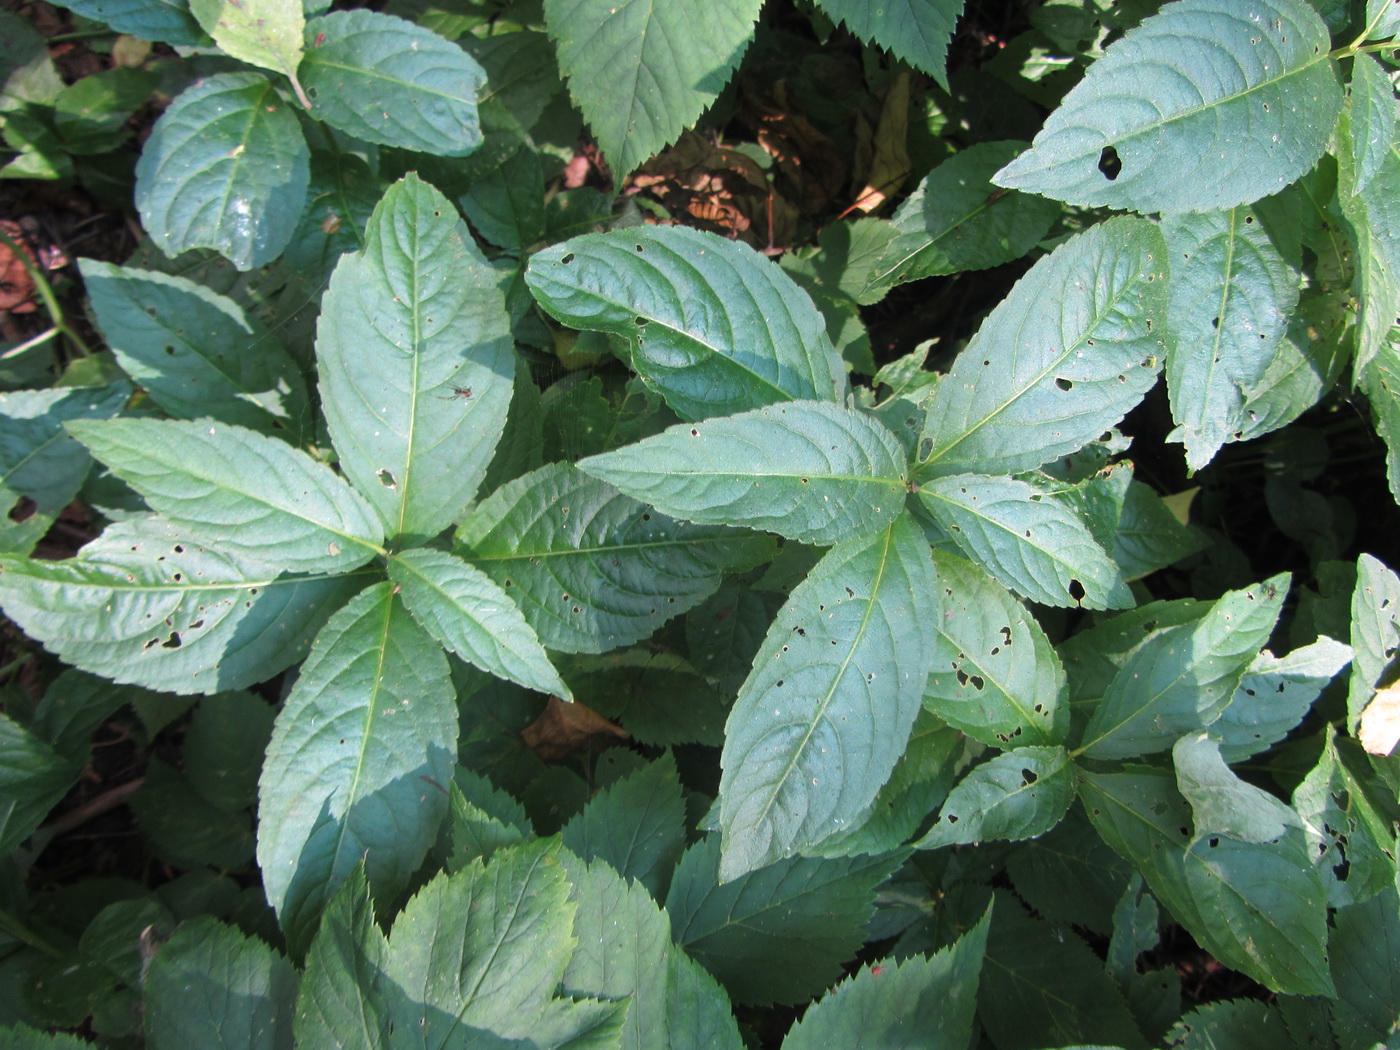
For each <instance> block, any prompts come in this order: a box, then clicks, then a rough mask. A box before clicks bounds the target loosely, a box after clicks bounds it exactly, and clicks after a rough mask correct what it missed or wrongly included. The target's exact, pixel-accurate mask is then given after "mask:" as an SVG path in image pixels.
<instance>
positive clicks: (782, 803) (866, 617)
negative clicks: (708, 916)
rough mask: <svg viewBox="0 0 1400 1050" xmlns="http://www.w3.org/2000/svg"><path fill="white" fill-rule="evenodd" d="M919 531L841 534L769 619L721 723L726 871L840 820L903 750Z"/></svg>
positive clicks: (919, 599)
mask: <svg viewBox="0 0 1400 1050" xmlns="http://www.w3.org/2000/svg"><path fill="white" fill-rule="evenodd" d="M934 586H935V578H934V575H933V561H932V559H931V558H930V557H929V549H928V541H927V540H925V539H924V537H923V532H922V530H920V528H919V527H918V525H917V524H916V523H915V522H914V521H913V519H911V518H910V517H908V516H907V515H901V516H900V517H899V518H897V519H896V520H895V521H894V523H893V524H891V525H890V526H889V528H887V529H886V530H884V531H883V532H881V533H878V534H877V535H875V536H873V537H862V538H859V539H853V540H848V541H846V542H845V543H842V544H839V545H837V546H836V547H834V548H832V550H831V551H830V552H829V553H828V554H827V555H826V556H825V557H824V558H823V559H822V560H821V561H820V562H818V563H817V566H816V568H815V569H813V570H812V572H811V574H810V575H809V576H808V577H807V579H806V580H805V581H804V582H803V583H801V584H800V585H799V586H798V587H797V589H796V590H794V591H793V592H792V595H791V597H789V598H788V601H787V603H786V604H785V605H784V606H783V608H782V610H781V611H780V612H779V613H778V615H777V616H776V617H775V618H774V620H773V624H772V626H771V627H770V628H769V631H768V636H767V637H766V638H765V639H764V641H763V647H762V648H761V649H760V650H759V652H758V655H757V656H756V657H755V658H754V669H753V671H752V673H751V674H750V675H749V677H748V680H747V681H745V683H744V685H743V688H742V689H740V690H739V697H738V699H737V700H736V701H735V704H734V709H733V711H731V712H730V715H729V723H728V726H727V728H726V731H725V741H724V755H723V758H722V760H721V761H722V763H723V765H724V777H723V779H722V780H721V781H720V794H719V797H720V826H721V828H722V829H723V831H724V851H723V854H722V857H721V861H720V877H721V878H723V879H725V880H726V881H727V880H730V879H734V878H737V877H738V876H740V875H743V874H744V873H746V872H750V871H753V870H755V869H756V868H760V867H762V866H763V865H765V864H770V863H772V862H774V861H777V860H780V859H781V858H783V857H790V856H792V855H793V854H795V853H800V852H802V851H803V850H804V849H806V848H808V847H810V846H813V845H815V844H817V843H819V842H821V841H822V840H823V839H826V838H829V837H830V836H831V835H833V834H835V833H837V832H840V831H844V830H846V829H847V828H848V827H849V826H851V824H852V823H853V822H855V821H856V820H857V819H858V818H860V817H862V815H863V814H864V813H865V812H866V808H867V807H868V806H869V805H870V803H871V802H872V801H873V800H874V798H875V794H876V792H878V791H879V790H880V787H881V786H882V785H883V784H884V783H885V781H886V780H887V779H889V775H890V771H891V770H892V769H893V768H894V764H895V762H896V761H897V760H898V759H899V756H900V755H901V754H903V752H904V746H905V744H906V743H907V741H908V739H909V730H910V729H911V727H912V726H913V724H914V718H915V716H916V715H917V714H918V712H919V705H920V700H921V698H922V696H923V690H924V682H925V680H926V679H927V677H928V671H929V665H930V661H931V659H932V649H931V646H930V645H929V641H930V639H929V633H928V630H927V624H928V622H929V619H930V617H931V613H932V609H931V608H930V605H931V601H932V595H933V589H934Z"/></svg>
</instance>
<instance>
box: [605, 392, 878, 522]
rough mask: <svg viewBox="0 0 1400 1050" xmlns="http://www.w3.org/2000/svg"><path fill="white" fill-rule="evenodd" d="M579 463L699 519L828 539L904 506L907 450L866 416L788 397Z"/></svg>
mask: <svg viewBox="0 0 1400 1050" xmlns="http://www.w3.org/2000/svg"><path fill="white" fill-rule="evenodd" d="M579 469H580V470H582V471H584V472H585V473H588V474H592V475H593V476H595V477H598V478H602V479H603V480H604V481H606V482H608V483H610V484H612V485H616V486H617V487H618V488H620V489H621V490H622V491H623V492H625V493H627V494H628V495H629V496H632V497H634V498H635V499H640V500H645V501H646V502H647V503H650V504H651V505H653V506H654V507H656V509H657V510H660V511H662V512H664V513H666V514H670V515H671V516H673V517H676V518H683V519H684V520H686V521H693V522H696V523H698V524H702V525H704V524H712V525H718V524H728V525H747V526H748V527H749V528H753V529H767V530H769V531H772V532H776V533H778V534H780V535H782V536H786V537H788V538H789V539H795V540H800V541H802V542H803V543H815V544H829V543H835V542H837V541H839V540H842V539H845V538H847V537H850V536H856V535H868V534H870V533H872V532H874V531H875V530H877V529H880V528H883V527H884V526H885V525H887V524H888V523H889V522H890V521H892V520H893V519H894V516H895V515H896V514H898V513H899V512H900V510H901V509H902V508H903V506H904V494H905V488H904V477H905V468H904V452H903V450H902V449H901V448H900V445H899V441H898V439H897V438H895V436H894V435H893V434H891V433H890V432H889V431H888V430H887V429H885V428H884V427H883V426H882V425H881V424H879V423H877V422H875V421H874V420H872V419H871V418H870V417H869V416H867V415H864V414H863V413H860V412H856V411H853V410H852V409H849V408H845V407H843V406H841V405H833V404H831V403H829V402H825V401H788V402H784V403H783V404H778V405H771V406H768V407H766V408H757V409H754V410H752V411H750V412H741V413H739V414H738V415H736V416H728V417H726V418H723V419H709V420H705V421H703V422H697V423H693V424H689V423H682V424H680V425H679V426H674V427H668V428H667V429H666V430H664V431H662V432H661V433H660V434H657V435H655V436H653V437H649V438H647V439H645V440H643V441H639V442H637V443H636V444H635V445H628V446H626V447H624V448H620V449H617V450H616V451H614V452H607V453H604V454H603V455H601V456H589V457H588V458H587V459H583V460H580V461H579Z"/></svg>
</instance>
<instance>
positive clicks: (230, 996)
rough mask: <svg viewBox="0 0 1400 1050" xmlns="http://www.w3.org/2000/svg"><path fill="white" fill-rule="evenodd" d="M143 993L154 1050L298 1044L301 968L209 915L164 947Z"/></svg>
mask: <svg viewBox="0 0 1400 1050" xmlns="http://www.w3.org/2000/svg"><path fill="white" fill-rule="evenodd" d="M144 991H145V997H144V1003H145V1015H146V1045H147V1046H149V1047H151V1050H167V1048H170V1050H178V1048H183V1047H192V1046H237V1047H247V1048H248V1050H280V1048H281V1047H284V1046H288V1045H290V1044H291V1036H292V1031H291V1029H292V1016H293V1008H294V1006H295V1003H296V994H297V973H296V971H295V970H294V969H293V968H292V966H291V964H290V963H289V962H287V960H286V959H284V958H283V957H282V956H281V955H279V954H278V953H277V952H275V951H274V950H273V949H271V948H269V947H268V946H267V945H266V944H264V943H263V942H262V941H260V940H258V939H256V938H254V937H245V936H244V935H243V934H241V933H239V932H238V930H237V929H235V928H234V927H232V926H227V925H225V924H224V923H221V922H218V921H216V920H215V919H213V918H211V917H209V916H200V917H199V918H196V919H195V920H194V921H193V922H190V923H186V924H185V925H183V926H181V927H180V929H179V930H177V931H176V932H175V936H173V937H171V938H170V940H168V941H166V942H165V944H163V945H162V946H161V948H160V951H159V952H157V953H156V955H155V958H154V959H152V960H151V965H150V969H149V970H148V971H147V972H146V979H145V989H144Z"/></svg>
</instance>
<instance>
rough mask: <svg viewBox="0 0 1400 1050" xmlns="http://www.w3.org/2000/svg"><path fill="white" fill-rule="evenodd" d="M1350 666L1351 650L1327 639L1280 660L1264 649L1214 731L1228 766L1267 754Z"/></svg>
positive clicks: (1297, 650) (1213, 733) (1211, 730)
mask: <svg viewBox="0 0 1400 1050" xmlns="http://www.w3.org/2000/svg"><path fill="white" fill-rule="evenodd" d="M1350 661H1351V646H1349V645H1343V644H1342V643H1341V642H1337V641H1333V640H1332V639H1331V638H1328V637H1326V636H1325V635H1324V636H1323V637H1321V638H1318V640H1317V641H1315V642H1313V643H1312V644H1311V645H1305V646H1303V647H1302V648H1300V649H1294V650H1293V651H1292V652H1291V653H1289V654H1288V655H1287V656H1283V657H1276V656H1274V654H1273V653H1271V652H1269V651H1268V650H1265V651H1264V652H1262V653H1260V654H1259V655H1258V656H1257V657H1255V659H1254V662H1253V663H1251V664H1250V665H1249V668H1248V669H1247V670H1246V671H1245V673H1244V677H1243V678H1241V679H1240V684H1239V686H1238V687H1237V688H1236V689H1235V695H1234V697H1232V698H1231V700H1230V703H1229V704H1228V705H1227V706H1226V708H1225V711H1224V713H1223V714H1221V716H1220V718H1219V720H1218V721H1216V722H1213V723H1212V724H1211V727H1210V733H1211V736H1213V737H1216V738H1218V739H1219V740H1220V753H1221V755H1223V756H1224V758H1225V761H1227V762H1239V761H1241V760H1242V759H1246V758H1248V757H1249V756H1250V755H1256V754H1258V753H1259V752H1261V751H1267V750H1268V749H1269V748H1270V747H1272V746H1273V745H1274V744H1276V743H1278V742H1279V741H1280V740H1282V739H1283V738H1284V737H1285V736H1287V735H1288V734H1289V732H1290V731H1292V729H1293V728H1294V727H1295V726H1296V725H1298V723H1300V722H1301V721H1302V720H1303V717H1304V716H1305V715H1306V714H1307V713H1308V709H1309V708H1310V707H1311V706H1312V702H1313V701H1314V700H1316V699H1317V697H1318V694H1320V693H1321V692H1322V690H1323V689H1324V688H1325V687H1326V686H1327V683H1328V682H1330V681H1331V680H1332V678H1333V677H1334V676H1335V675H1336V674H1337V672H1339V671H1340V670H1342V668H1344V667H1346V665H1347V664H1348V663H1349V662H1350Z"/></svg>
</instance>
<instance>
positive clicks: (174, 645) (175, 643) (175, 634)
mask: <svg viewBox="0 0 1400 1050" xmlns="http://www.w3.org/2000/svg"><path fill="white" fill-rule="evenodd" d="M180 644H181V643H180V632H179V631H171V632H170V637H169V638H167V639H166V640H165V641H163V642H161V643H160V647H161V648H162V649H178V648H180Z"/></svg>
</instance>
